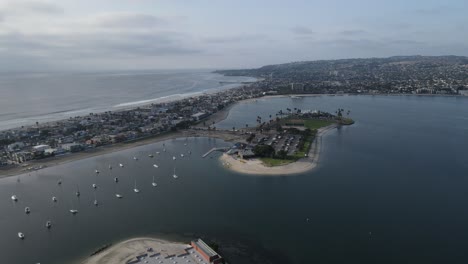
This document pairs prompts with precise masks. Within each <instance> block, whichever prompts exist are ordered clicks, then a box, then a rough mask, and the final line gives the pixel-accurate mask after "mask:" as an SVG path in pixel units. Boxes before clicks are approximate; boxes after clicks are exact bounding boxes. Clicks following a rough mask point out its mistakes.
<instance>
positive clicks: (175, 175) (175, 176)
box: [172, 167, 179, 179]
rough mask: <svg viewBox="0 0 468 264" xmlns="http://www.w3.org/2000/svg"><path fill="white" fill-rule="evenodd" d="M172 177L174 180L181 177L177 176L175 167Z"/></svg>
mask: <svg viewBox="0 0 468 264" xmlns="http://www.w3.org/2000/svg"><path fill="white" fill-rule="evenodd" d="M172 177H174V179H177V178H179V176H177V174H176V173H175V167H174V174H173V175H172Z"/></svg>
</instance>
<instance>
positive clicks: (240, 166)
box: [220, 124, 337, 176]
mask: <svg viewBox="0 0 468 264" xmlns="http://www.w3.org/2000/svg"><path fill="white" fill-rule="evenodd" d="M336 127H337V125H336V124H333V125H330V126H327V127H323V128H320V129H319V130H318V131H317V136H316V137H315V140H314V142H312V145H311V146H310V150H309V154H308V157H305V158H302V159H300V160H298V161H296V162H293V163H290V164H286V165H282V166H275V167H268V166H265V165H264V164H263V162H262V161H261V160H259V159H249V160H243V159H239V158H234V157H232V156H230V155H227V154H223V155H222V156H221V157H220V161H221V162H222V164H223V166H224V167H226V168H228V169H231V170H233V171H236V172H239V173H243V174H251V175H277V176H284V175H294V174H298V173H303V172H306V171H310V170H312V169H314V168H315V167H317V165H318V161H319V158H320V152H321V149H322V136H323V135H324V134H326V133H327V132H329V131H331V130H333V129H335V128H336Z"/></svg>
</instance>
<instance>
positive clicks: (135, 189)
mask: <svg viewBox="0 0 468 264" xmlns="http://www.w3.org/2000/svg"><path fill="white" fill-rule="evenodd" d="M133 191H134V192H135V193H139V192H140V190H138V189H137V185H136V180H135V187H134V188H133Z"/></svg>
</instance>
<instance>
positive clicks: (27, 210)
mask: <svg viewBox="0 0 468 264" xmlns="http://www.w3.org/2000/svg"><path fill="white" fill-rule="evenodd" d="M24 212H25V213H26V214H29V213H31V209H29V207H27V206H26V207H25V208H24Z"/></svg>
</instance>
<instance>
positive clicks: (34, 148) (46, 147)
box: [33, 145, 50, 151]
mask: <svg viewBox="0 0 468 264" xmlns="http://www.w3.org/2000/svg"><path fill="white" fill-rule="evenodd" d="M46 149H50V146H49V145H37V146H34V147H33V150H34V151H44V150H46Z"/></svg>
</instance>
